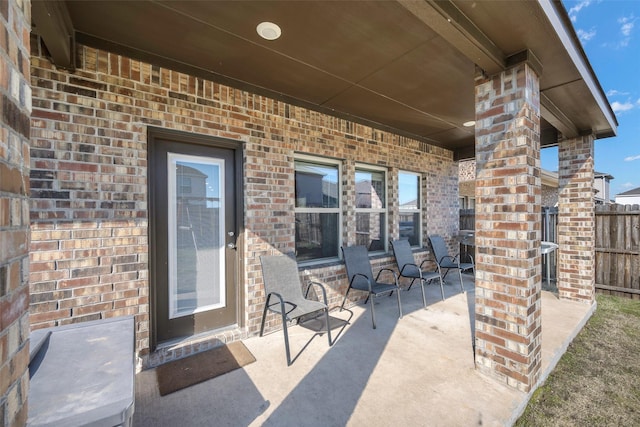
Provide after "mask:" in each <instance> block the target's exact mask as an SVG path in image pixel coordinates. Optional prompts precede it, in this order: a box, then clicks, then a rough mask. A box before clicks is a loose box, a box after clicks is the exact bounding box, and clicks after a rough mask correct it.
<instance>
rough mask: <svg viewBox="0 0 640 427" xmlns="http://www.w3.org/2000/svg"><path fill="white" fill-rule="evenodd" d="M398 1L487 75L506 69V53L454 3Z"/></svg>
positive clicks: (426, 0)
mask: <svg viewBox="0 0 640 427" xmlns="http://www.w3.org/2000/svg"><path fill="white" fill-rule="evenodd" d="M397 1H398V3H400V4H401V5H402V6H403V7H404V8H406V9H407V10H408V11H409V12H411V13H412V14H413V15H414V16H415V17H416V18H418V19H419V20H420V21H422V22H423V23H424V24H425V25H427V26H429V28H431V29H433V30H434V31H435V32H437V33H438V34H439V35H440V37H442V38H443V39H444V40H446V41H447V42H448V43H449V44H451V45H452V46H453V47H454V48H456V49H458V50H459V51H460V52H461V53H463V54H464V55H465V56H466V57H467V58H469V59H470V60H471V61H473V62H474V63H475V64H476V65H478V66H479V67H480V68H482V69H483V70H484V71H485V72H486V73H487V74H489V75H492V74H495V73H498V72H500V71H502V70H504V68H505V65H506V59H505V55H504V54H503V52H502V51H501V50H500V49H499V48H498V47H497V46H496V45H495V44H494V43H493V42H492V41H491V39H490V38H489V37H487V35H485V34H484V33H483V32H482V31H481V30H480V29H479V28H478V27H477V26H476V25H475V24H474V23H473V21H471V20H470V19H469V18H467V17H466V16H465V15H464V14H463V13H462V12H461V11H460V9H458V8H457V6H456V5H455V4H454V3H453V2H452V1H449V0H446V1H431V0H425V1H415V0H397Z"/></svg>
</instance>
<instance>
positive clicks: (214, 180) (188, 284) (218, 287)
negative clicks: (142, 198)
mask: <svg viewBox="0 0 640 427" xmlns="http://www.w3.org/2000/svg"><path fill="white" fill-rule="evenodd" d="M167 161H168V182H167V193H168V201H169V205H168V209H169V214H168V216H169V237H168V243H169V248H168V251H169V266H168V267H169V317H170V318H171V319H175V318H178V317H181V316H186V315H191V314H194V313H199V312H203V311H206V310H212V309H217V308H223V307H225V305H226V297H225V287H224V275H225V264H224V234H223V233H221V232H220V231H221V230H224V229H225V226H224V215H220V212H224V203H223V201H224V187H223V186H222V185H221V183H222V182H223V180H222V177H224V163H223V162H221V161H219V160H218V159H211V158H206V157H194V156H188V155H182V154H175V153H168V155H167Z"/></svg>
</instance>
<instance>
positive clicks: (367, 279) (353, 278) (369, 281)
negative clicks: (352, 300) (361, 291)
mask: <svg viewBox="0 0 640 427" xmlns="http://www.w3.org/2000/svg"><path fill="white" fill-rule="evenodd" d="M358 276H362V277H364V280H366V281H367V285H368V286H369V293H371V292H372V291H373V290H372V289H371V280H369V278H368V277H367V276H365V275H364V274H362V273H356V274H354V275H353V276H352V277H351V281H350V282H349V287H352V285H353V281H354V280H355V278H356V277H358Z"/></svg>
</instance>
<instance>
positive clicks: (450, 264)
mask: <svg viewBox="0 0 640 427" xmlns="http://www.w3.org/2000/svg"><path fill="white" fill-rule="evenodd" d="M429 242H431V249H432V250H433V255H434V257H435V258H436V262H437V263H438V266H440V269H441V270H442V269H446V270H447V271H445V273H444V276H442V280H444V278H445V277H447V274H448V273H449V270H458V275H459V276H460V289H462V292H465V290H464V285H463V284H462V273H463V272H465V271H469V270H471V273H472V274H473V273H474V272H475V264H474V263H473V257H472V256H471V255H469V254H467V257H469V259H470V260H471V262H460V253H458V254H456V255H454V256H452V255H449V250H448V249H447V245H446V244H445V242H444V239H443V238H442V236H438V235H437V234H436V235H432V236H429Z"/></svg>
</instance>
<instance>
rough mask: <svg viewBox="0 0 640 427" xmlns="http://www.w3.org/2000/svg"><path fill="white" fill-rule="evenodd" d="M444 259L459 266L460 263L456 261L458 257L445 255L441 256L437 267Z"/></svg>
mask: <svg viewBox="0 0 640 427" xmlns="http://www.w3.org/2000/svg"><path fill="white" fill-rule="evenodd" d="M446 258H449V259H451V262H453V263H456V264H458V265H460V261H459V260H458V256H457V255H456V256H451V255H445V256H443V257H442V258H441V259H440V261H439V262H438V265H439V264H441V263H442V261H444V260H445V259H446Z"/></svg>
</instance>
